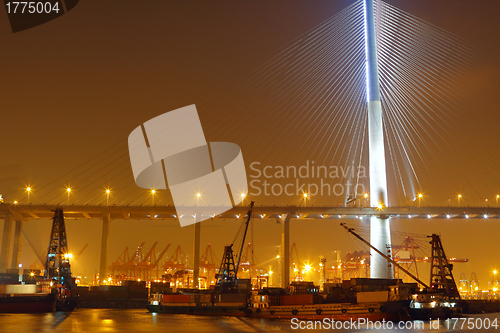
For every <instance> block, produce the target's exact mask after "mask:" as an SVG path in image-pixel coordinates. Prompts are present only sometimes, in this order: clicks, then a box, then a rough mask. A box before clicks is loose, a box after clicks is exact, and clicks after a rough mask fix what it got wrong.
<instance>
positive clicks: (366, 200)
mask: <svg viewBox="0 0 500 333" xmlns="http://www.w3.org/2000/svg"><path fill="white" fill-rule="evenodd" d="M368 196H369V195H368V193H365V194H363V197H364V198H365V207H368Z"/></svg>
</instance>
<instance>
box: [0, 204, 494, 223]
mask: <svg viewBox="0 0 500 333" xmlns="http://www.w3.org/2000/svg"><path fill="white" fill-rule="evenodd" d="M58 207H59V208H62V209H63V210H64V216H65V218H66V219H86V220H89V219H102V216H103V214H108V213H109V214H110V217H111V219H113V220H123V219H125V220H129V219H132V220H154V219H157V220H176V219H177V215H176V211H175V208H174V207H173V206H115V205H113V206H101V205H99V206H94V205H83V206H78V205H70V206H64V205H63V206H57V205H14V204H0V219H4V218H5V215H6V214H9V213H10V214H11V215H12V216H13V217H14V218H16V219H22V220H25V221H27V220H32V219H50V218H52V216H53V215H54V213H53V210H54V209H55V208H58ZM197 209H198V208H197V207H193V211H196V210H197ZM201 209H202V215H203V216H207V217H210V218H214V219H238V218H244V217H245V214H246V212H247V211H248V208H247V207H234V208H232V209H231V210H229V211H227V212H225V213H223V214H219V215H213V214H212V213H211V208H210V207H202V208H201ZM286 214H292V216H291V218H298V219H333V220H338V219H356V218H365V217H368V216H372V215H375V216H381V217H387V216H389V217H391V218H393V219H408V218H410V219H414V218H426V219H427V218H433V219H434V218H441V219H447V218H448V219H457V218H458V219H467V218H469V219H484V218H488V219H490V218H492V219H498V218H500V207H452V206H448V207H384V208H383V209H378V208H370V207H314V206H313V207H296V206H281V207H279V206H273V207H267V206H260V207H254V216H255V217H256V218H261V219H281V218H283V217H284V215H286Z"/></svg>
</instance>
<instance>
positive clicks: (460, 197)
mask: <svg viewBox="0 0 500 333" xmlns="http://www.w3.org/2000/svg"><path fill="white" fill-rule="evenodd" d="M457 198H458V207H460V199H462V195H461V194H459V195H458V196H457Z"/></svg>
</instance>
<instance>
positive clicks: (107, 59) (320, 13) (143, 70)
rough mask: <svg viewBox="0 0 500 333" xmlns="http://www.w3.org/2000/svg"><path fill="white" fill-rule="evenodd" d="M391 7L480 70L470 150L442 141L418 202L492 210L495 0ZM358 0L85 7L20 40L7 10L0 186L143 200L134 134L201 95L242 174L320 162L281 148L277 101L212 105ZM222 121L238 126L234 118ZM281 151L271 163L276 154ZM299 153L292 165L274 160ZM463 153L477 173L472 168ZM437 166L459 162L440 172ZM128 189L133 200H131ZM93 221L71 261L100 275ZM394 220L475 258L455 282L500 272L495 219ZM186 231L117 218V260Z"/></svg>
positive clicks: (188, 247) (322, 226)
mask: <svg viewBox="0 0 500 333" xmlns="http://www.w3.org/2000/svg"><path fill="white" fill-rule="evenodd" d="M387 2H388V3H390V4H392V5H394V6H396V7H398V8H400V9H402V10H404V11H406V12H409V13H411V14H413V15H415V16H417V17H419V18H421V19H423V20H426V21H427V22H429V23H431V24H434V25H436V26H438V27H440V28H443V29H445V30H446V31H448V32H450V33H453V34H455V35H457V36H459V37H461V38H463V39H465V40H467V41H470V42H472V43H473V44H474V45H475V48H476V49H477V51H478V52H479V54H480V56H478V58H477V64H476V65H477V66H476V67H475V68H476V70H475V71H473V72H468V73H464V76H463V81H464V82H465V83H468V82H470V83H471V84H470V85H469V88H470V89H469V90H467V95H466V96H465V97H464V96H457V98H458V97H460V98H463V99H466V101H467V103H464V105H468V106H467V108H469V105H474V107H473V108H470V110H469V109H467V110H461V111H462V112H460V114H466V115H467V116H466V117H464V118H462V119H457V124H458V125H457V127H456V128H454V131H455V132H454V133H458V135H460V136H461V138H462V139H463V138H465V139H464V140H466V141H465V142H467V144H466V145H464V144H463V142H464V141H457V143H454V142H453V141H452V140H451V141H449V142H447V143H448V144H449V148H447V149H449V150H450V152H451V153H450V155H449V156H452V159H451V160H444V159H442V160H441V159H439V158H438V160H437V161H436V162H435V164H433V165H431V168H432V167H433V168H435V170H436V172H439V174H443V173H446V174H448V177H446V178H443V179H440V178H437V179H436V177H434V176H432V175H430V174H429V175H426V174H423V175H421V176H422V178H421V189H422V190H423V191H424V193H425V195H426V198H425V203H424V204H425V205H433V206H437V205H439V206H446V205H449V204H456V194H457V193H463V195H464V205H471V206H472V205H484V204H485V199H486V198H489V200H490V204H492V205H494V202H495V199H494V198H495V195H496V194H497V192H498V193H500V176H499V175H498V169H499V167H500V157H499V156H498V155H497V154H498V152H497V151H498V142H499V139H500V136H499V132H498V131H497V126H498V125H497V124H498V122H499V121H500V112H499V111H500V110H499V107H498V101H497V99H498V91H499V88H500V75H499V74H500V62H499V61H498V59H499V57H500V36H499V34H498V17H499V16H500V2H498V1H497V0H477V1H468V0H440V1H435V0H425V1H424V0H419V1H403V0H399V1H398V0H390V1H387ZM351 3H352V1H346V0H330V1H325V0H320V1H318V0H307V1H305V0H300V1H299V0H294V1H290V0H288V1H276V0H273V1H269V0H266V1H244V2H241V1H210V2H207V1H153V0H151V1H130V0H127V1H125V0H120V1H118V0H107V1H96V0H86V1H81V2H80V3H79V4H78V6H76V7H75V8H74V9H73V10H72V11H70V12H69V13H67V14H66V15H63V16H62V17H60V18H58V19H56V20H54V21H51V22H49V23H47V24H44V25H41V26H39V27H35V28H33V29H30V30H26V31H23V32H19V33H15V34H13V33H12V32H11V30H10V26H9V23H8V19H7V15H6V14H5V12H4V11H3V12H2V14H0V44H1V45H2V46H1V51H0V76H1V80H0V101H1V116H2V118H1V119H2V129H1V131H0V140H1V141H0V142H1V160H0V172H1V175H0V193H1V194H3V195H4V197H5V199H6V201H7V202H12V201H14V200H19V201H21V202H24V203H27V198H26V193H25V191H24V189H25V187H26V186H27V185H31V186H32V187H33V194H32V198H31V202H34V203H44V202H48V203H63V204H65V203H66V202H65V200H66V197H65V192H64V191H65V187H66V186H72V187H73V188H74V198H72V199H71V200H72V202H73V203H78V204H83V203H86V202H89V203H90V204H103V200H104V203H105V196H104V195H101V194H99V193H103V191H104V189H105V188H107V187H110V188H111V189H113V190H114V192H113V194H112V203H114V204H121V203H124V204H127V203H128V204H136V205H140V204H149V203H150V196H149V195H148V193H147V191H146V190H140V189H136V188H135V187H134V181H133V176H132V171H131V169H130V164H129V162H128V156H127V137H128V135H129V133H130V132H131V131H132V130H133V129H134V128H135V127H137V126H138V125H139V124H141V123H143V122H145V121H147V120H149V119H151V118H153V117H155V116H157V115H160V114H162V113H164V112H167V111H170V110H174V109H176V108H180V107H183V106H186V105H189V104H193V103H196V104H197V107H198V113H199V115H200V118H201V122H202V124H203V129H204V131H205V137H206V138H207V141H229V142H234V143H236V144H238V145H240V147H241V148H242V152H243V156H244V159H245V163H246V165H247V172H249V171H248V166H249V165H250V163H252V162H253V161H260V162H262V163H263V164H265V163H266V162H267V163H269V164H271V165H289V164H291V163H292V162H293V163H294V165H296V166H300V165H303V164H304V163H305V161H306V160H310V159H314V158H316V157H315V156H310V155H309V153H308V151H307V150H302V151H297V150H296V147H297V145H298V143H299V142H298V138H297V137H295V136H294V137H292V139H290V140H285V141H284V140H280V141H279V142H278V141H277V138H280V137H283V136H285V135H287V132H286V131H285V128H286V126H285V125H287V124H286V123H281V122H280V123H272V122H271V120H270V119H271V118H268V116H269V115H271V114H272V109H257V108H256V107H255V108H252V107H249V106H248V105H241V107H240V108H238V107H234V108H233V106H234V105H237V103H234V102H231V103H232V104H231V108H229V109H217V108H214V105H218V104H217V103H219V104H220V103H223V102H224V100H229V99H230V98H231V97H232V96H231V95H230V93H228V92H227V91H229V89H227V87H228V86H234V85H238V83H239V82H245V80H247V79H248V77H249V76H250V75H251V73H253V72H254V71H255V70H257V69H259V68H261V66H263V65H264V64H265V63H266V62H267V61H268V60H269V59H271V58H272V57H273V56H274V55H275V54H276V53H278V52H280V50H281V49H282V48H283V47H285V46H286V45H288V43H290V42H292V41H294V40H296V39H297V38H298V37H299V36H301V35H302V34H304V33H305V32H307V31H309V30H310V29H312V28H314V27H315V26H317V25H318V24H320V23H321V22H323V21H325V20H326V19H328V18H329V17H331V16H332V15H334V14H335V13H337V12H338V11H340V10H342V9H343V8H345V7H346V6H348V5H349V4H351ZM267 93H269V94H272V92H267ZM243 94H245V91H243ZM207 100H208V101H210V100H217V101H218V102H217V103H210V102H207ZM245 103H248V102H245ZM256 105H257V104H256ZM249 110H250V111H249ZM226 119H231V121H227V123H225V121H226ZM235 119H236V120H235ZM297 132H300V127H299V128H298V129H297ZM458 142H460V143H458ZM321 144H325V145H326V144H328V142H322V143H321ZM275 151H278V152H279V153H276V156H278V157H277V158H272V156H273V155H274V154H275ZM436 153H437V154H438V153H439V152H436ZM113 154H115V155H113ZM290 154H291V155H293V159H288V160H286V161H285V159H283V161H282V162H281V161H279V160H278V161H277V160H276V159H279V158H280V156H289V155H290ZM111 155H112V156H111ZM109 156H111V157H109ZM270 156H271V157H270ZM105 157H108V159H105ZM89 161H91V162H89ZM290 161H292V162H290ZM464 161H468V163H470V164H468V165H472V167H470V166H467V167H465V166H464V165H465V164H462V163H465V162H464ZM416 163H417V164H418V161H416ZM441 165H442V166H443V168H444V166H446V167H448V168H449V167H450V166H451V167H452V169H449V170H444V171H443V170H438V169H439V167H440V166H441ZM490 175H492V176H491V177H490ZM87 176H88V177H89V178H86V177H87ZM485 179H486V182H487V184H486V185H485V184H484V182H485ZM88 183H92V184H94V185H95V186H94V185H93V186H88ZM118 183H120V184H118ZM83 184H85V185H83ZM85 186H86V188H85V190H84V189H83V188H84V187H85ZM120 188H121V189H123V190H122V191H120V190H119V189H120ZM79 191H80V192H79ZM389 191H391V190H390V189H389ZM125 192H126V193H132V192H133V193H134V194H133V195H129V196H126V195H125V194H124V193H125ZM389 196H390V201H391V202H395V203H396V202H397V203H398V205H401V204H412V203H411V198H410V197H408V198H402V197H397V198H396V197H391V194H389ZM254 199H255V200H256V201H257V205H260V204H276V202H275V201H269V199H266V198H261V197H257V198H254ZM449 199H450V201H449ZM315 200H317V201H316V204H321V205H323V204H327V203H329V201H328V198H317V199H315ZM169 202H170V199H169V195H168V193H160V194H159V195H158V199H157V204H168V203H169ZM314 203H315V202H312V204H314ZM281 204H289V205H299V204H301V201H300V198H288V199H287V201H285V202H281ZM332 204H336V202H335V203H332ZM100 225H101V224H100V222H99V221H94V220H92V221H85V220H78V221H67V229H68V242H69V247H70V249H71V251H72V252H74V253H75V252H78V251H79V250H80V249H81V248H82V247H83V246H84V245H85V244H86V243H89V244H90V245H89V247H88V248H87V250H86V251H85V252H84V254H83V255H82V257H81V258H80V260H81V262H75V263H74V264H73V266H74V271H75V273H83V274H86V275H91V274H93V273H94V270H96V269H97V268H98V265H99V259H98V258H99V249H100ZM291 226H292V230H291V242H296V243H297V247H298V250H299V253H300V255H301V257H302V258H301V259H304V260H308V261H310V262H311V263H313V264H317V263H318V262H319V256H320V255H323V256H325V257H326V258H327V259H329V260H333V259H334V255H333V253H334V251H335V250H338V251H342V253H345V252H346V251H354V250H357V249H358V248H360V246H359V244H358V243H356V242H354V241H353V239H352V238H350V236H348V235H347V234H346V233H345V232H344V231H343V230H341V229H340V227H338V226H337V222H325V221H292V223H291ZM392 226H393V230H394V231H399V232H402V233H409V234H419V235H421V234H431V233H440V234H441V235H442V236H443V243H444V246H445V250H446V252H447V254H448V256H452V257H457V258H468V259H470V263H468V264H457V265H456V266H455V267H456V269H455V278H456V279H458V278H459V273H460V272H464V273H466V275H467V277H469V276H470V274H471V272H476V273H477V275H478V277H479V280H480V282H481V287H482V288H483V289H486V288H487V280H488V279H491V271H492V270H493V269H494V268H500V247H499V245H498V244H499V243H498V241H497V238H498V235H499V234H500V227H499V226H498V222H497V221H491V220H489V221H485V220H477V221H474V222H466V221H460V220H453V221H430V222H429V221H426V220H422V221H418V222H416V221H404V220H398V221H394V222H393V223H392ZM238 227H239V223H235V222H234V221H229V220H225V221H205V222H203V224H202V250H203V249H204V248H205V246H206V244H207V243H208V242H211V243H212V246H213V247H214V249H215V251H216V253H217V254H218V255H219V256H220V255H221V254H222V246H223V245H224V244H227V243H229V242H231V240H232V239H233V236H234V234H235V233H236V231H237V228H238ZM254 227H255V229H254V230H255V233H254V236H253V237H254V239H255V251H256V257H257V259H258V260H259V261H260V262H262V263H263V262H267V261H268V260H269V259H271V258H272V257H275V256H276V254H277V251H278V250H277V249H278V245H279V244H280V239H281V236H280V233H281V225H280V224H277V223H275V221H272V220H262V221H260V220H255V226H254ZM24 232H25V234H26V236H27V237H28V238H30V240H31V241H32V242H33V244H34V245H35V246H36V247H37V249H38V251H39V252H40V253H42V252H43V251H44V250H45V248H46V246H47V245H48V235H49V232H50V222H49V221H29V222H28V223H26V224H25V225H24ZM191 234H192V227H186V228H180V226H179V224H178V222H164V221H151V222H145V221H113V222H112V228H111V239H110V251H109V263H111V262H112V261H114V260H115V259H116V258H117V257H118V256H119V254H120V253H121V252H122V251H123V249H124V248H125V247H126V246H129V247H131V248H133V247H136V246H138V245H139V244H140V243H141V242H142V241H146V245H145V247H146V248H147V247H148V246H150V245H151V244H152V243H153V242H154V241H156V240H157V241H159V245H158V250H159V251H158V252H160V251H161V248H162V247H164V246H166V244H167V243H168V242H169V241H171V242H172V243H173V245H174V246H172V248H171V250H170V251H169V254H171V253H172V251H173V249H174V248H175V246H176V245H178V244H180V245H182V247H183V249H184V251H185V252H186V253H188V255H189V256H191V253H192V242H191ZM397 234H399V233H397ZM401 242H402V238H394V239H393V243H401ZM34 261H35V255H34V254H33V252H32V251H31V250H30V249H29V247H28V245H27V244H26V243H23V250H22V255H21V262H22V263H23V266H25V267H26V266H28V265H30V264H31V263H33V262H34ZM269 265H273V270H275V271H277V270H278V268H277V262H276V260H274V261H269V262H268V263H267V264H265V266H264V268H266V269H268V268H269ZM425 278H427V276H425Z"/></svg>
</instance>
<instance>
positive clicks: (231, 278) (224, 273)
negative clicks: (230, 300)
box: [215, 245, 236, 291]
mask: <svg viewBox="0 0 500 333" xmlns="http://www.w3.org/2000/svg"><path fill="white" fill-rule="evenodd" d="M234 287H236V265H235V264H234V254H233V246H232V245H228V246H224V254H223V256H222V262H221V265H220V268H219V273H218V274H217V283H216V285H215V289H216V290H219V291H229V290H231V289H233V288H234Z"/></svg>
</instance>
